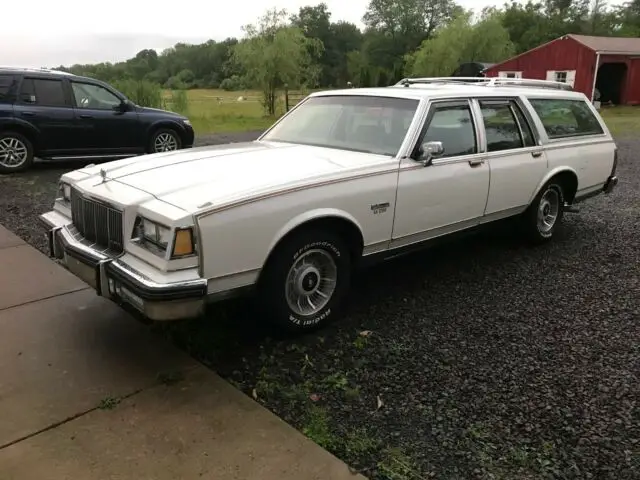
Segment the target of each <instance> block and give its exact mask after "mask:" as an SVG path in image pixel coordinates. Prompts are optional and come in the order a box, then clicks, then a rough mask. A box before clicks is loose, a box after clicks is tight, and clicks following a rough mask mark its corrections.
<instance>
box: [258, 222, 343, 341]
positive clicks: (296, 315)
mask: <svg viewBox="0 0 640 480" xmlns="http://www.w3.org/2000/svg"><path fill="white" fill-rule="evenodd" d="M350 282H351V254H350V252H349V249H348V246H347V245H346V243H345V242H344V241H343V240H342V239H341V238H340V237H339V236H337V235H334V234H331V233H329V232H323V231H318V230H307V231H303V232H301V233H299V234H296V235H294V236H293V237H291V238H289V239H287V240H285V243H284V244H282V245H280V246H279V247H277V250H276V251H275V252H274V254H273V256H272V257H271V258H270V259H269V261H268V263H267V266H266V268H265V271H264V274H263V275H262V278H261V279H260V286H259V292H258V295H259V297H260V303H261V305H262V306H263V307H264V308H265V310H266V313H267V315H268V316H269V317H270V320H272V321H273V322H274V323H275V324H276V325H277V326H278V327H280V328H283V329H285V330H286V331H288V332H292V333H302V332H306V331H311V330H314V329H316V328H318V327H320V326H322V325H325V324H327V323H329V322H330V321H331V320H332V319H333V318H335V317H336V316H337V315H338V313H339V310H340V308H341V306H342V304H343V299H344V297H345V296H346V294H347V292H348V291H349V286H350Z"/></svg>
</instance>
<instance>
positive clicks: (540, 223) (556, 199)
mask: <svg viewBox="0 0 640 480" xmlns="http://www.w3.org/2000/svg"><path fill="white" fill-rule="evenodd" d="M563 215H564V191H563V190H562V185H561V184H560V183H559V182H557V181H556V180H554V179H551V180H550V181H549V182H548V183H547V184H546V185H544V186H543V187H542V188H541V189H540V192H538V194H537V195H536V197H535V198H534V199H533V202H531V205H530V206H529V208H528V209H527V211H526V212H525V216H524V218H523V220H524V230H525V234H526V236H527V238H528V239H529V240H530V241H532V242H533V243H544V242H546V241H548V240H550V239H551V238H552V237H553V234H554V233H555V231H556V229H557V228H558V225H560V223H561V222H562V218H563Z"/></svg>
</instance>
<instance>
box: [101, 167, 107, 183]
mask: <svg viewBox="0 0 640 480" xmlns="http://www.w3.org/2000/svg"><path fill="white" fill-rule="evenodd" d="M100 176H101V177H102V183H104V182H106V181H107V171H106V170H105V169H104V168H101V169H100Z"/></svg>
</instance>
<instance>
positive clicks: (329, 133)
mask: <svg viewBox="0 0 640 480" xmlns="http://www.w3.org/2000/svg"><path fill="white" fill-rule="evenodd" d="M418 103H419V102H418V100H413V99H407V98H392V97H374V96H372V97H368V96H362V95H335V96H326V97H325V96H323V97H312V98H309V99H308V100H306V101H305V102H304V103H303V104H302V105H300V106H298V107H297V108H296V109H295V110H293V111H292V112H291V113H290V114H289V115H287V116H286V117H285V118H283V119H282V121H281V122H280V123H278V125H276V126H275V127H274V128H273V129H271V131H269V132H268V133H267V134H266V135H265V136H264V137H263V138H262V140H265V141H272V142H286V143H296V144H300V145H313V146H318V147H328V148H339V149H343V150H351V151H356V152H367V153H374V154H377V155H390V156H393V155H396V154H397V153H398V150H399V149H400V146H401V145H402V141H403V140H404V137H405V136H406V134H407V130H408V129H409V125H410V124H411V121H412V120H413V117H414V115H415V113H416V110H417V108H418Z"/></svg>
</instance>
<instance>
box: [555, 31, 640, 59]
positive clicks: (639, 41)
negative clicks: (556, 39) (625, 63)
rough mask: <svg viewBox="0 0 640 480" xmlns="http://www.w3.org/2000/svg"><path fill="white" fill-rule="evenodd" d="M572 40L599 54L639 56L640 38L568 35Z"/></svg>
mask: <svg viewBox="0 0 640 480" xmlns="http://www.w3.org/2000/svg"><path fill="white" fill-rule="evenodd" d="M567 37H570V38H573V39H574V40H575V41H577V42H580V43H581V44H583V45H584V46H586V47H588V48H590V49H591V50H593V51H595V52H596V53H597V52H600V53H617V54H623V55H624V54H628V55H640V38H630V37H592V36H589V35H574V34H569V35H567Z"/></svg>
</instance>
